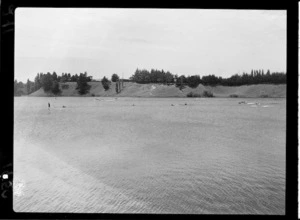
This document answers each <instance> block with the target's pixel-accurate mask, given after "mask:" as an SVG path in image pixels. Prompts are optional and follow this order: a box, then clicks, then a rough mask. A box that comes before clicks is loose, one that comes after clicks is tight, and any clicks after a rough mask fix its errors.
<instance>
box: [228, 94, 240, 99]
mask: <svg viewBox="0 0 300 220" xmlns="http://www.w3.org/2000/svg"><path fill="white" fill-rule="evenodd" d="M229 97H230V98H238V97H239V96H238V95H237V94H230V95H229Z"/></svg>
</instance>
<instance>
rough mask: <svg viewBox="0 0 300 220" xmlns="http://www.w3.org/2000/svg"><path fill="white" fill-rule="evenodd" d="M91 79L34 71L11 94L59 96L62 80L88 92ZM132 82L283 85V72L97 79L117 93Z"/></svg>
mask: <svg viewBox="0 0 300 220" xmlns="http://www.w3.org/2000/svg"><path fill="white" fill-rule="evenodd" d="M91 81H95V80H93V77H92V76H88V74H87V72H84V73H80V74H77V73H76V74H74V75H71V74H70V73H62V74H61V76H59V75H57V74H56V72H53V73H52V74H51V73H50V72H48V73H46V74H44V73H38V74H37V75H36V77H35V78H34V81H30V80H29V79H28V80H27V82H26V83H23V82H18V81H17V80H15V81H14V94H15V95H25V94H30V93H33V92H35V91H37V90H39V89H40V88H43V90H44V91H45V92H51V93H53V94H54V95H59V94H61V92H62V89H66V88H68V85H67V84H65V83H66V82H76V83H77V87H76V89H77V90H78V93H79V94H80V95H84V94H86V93H88V92H89V90H90V88H91V86H90V85H89V84H88V82H91ZM128 81H131V82H136V83H143V84H146V83H160V84H166V85H173V84H175V85H176V86H177V87H178V88H179V89H183V88H184V87H186V86H189V87H191V88H195V87H197V86H198V85H199V84H203V85H210V86H217V85H223V86H241V85H252V84H285V83H286V74H285V73H284V72H272V73H271V72H270V70H268V71H267V72H266V73H264V70H251V72H250V73H246V72H244V73H243V74H242V75H238V74H235V75H232V76H231V77H228V78H222V77H217V76H215V75H206V76H202V77H200V75H192V76H185V75H180V76H178V75H177V74H175V75H174V74H172V73H170V72H169V71H164V70H157V69H151V70H150V71H148V70H146V69H136V71H135V72H134V74H133V75H132V76H131V77H130V79H124V80H123V79H122V80H120V77H119V76H118V75H117V74H116V73H114V74H112V76H111V80H109V79H108V78H107V77H105V76H104V77H103V78H102V79H101V83H102V85H103V88H104V89H105V90H109V89H110V87H111V84H112V83H111V82H115V89H116V92H117V93H120V92H121V91H122V89H123V87H124V86H123V82H128Z"/></svg>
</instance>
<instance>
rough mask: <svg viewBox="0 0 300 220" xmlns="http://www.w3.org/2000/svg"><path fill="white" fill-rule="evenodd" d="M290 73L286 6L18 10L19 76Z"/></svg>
mask: <svg viewBox="0 0 300 220" xmlns="http://www.w3.org/2000/svg"><path fill="white" fill-rule="evenodd" d="M137 68H139V69H148V70H151V69H152V68H153V69H159V70H161V69H163V70H165V71H170V72H171V73H172V74H178V75H186V76H188V75H195V74H197V75H200V76H203V75H208V74H214V75H216V76H222V77H230V76H231V75H233V74H236V73H238V74H242V73H243V72H244V71H245V72H250V71H251V69H264V70H265V71H266V70H267V69H270V70H271V71H274V72H275V71H283V72H286V11H285V10H225V9H223V10H219V9H108V8H77V9H76V8H17V9H16V11H15V79H17V80H18V81H23V82H26V81H27V79H30V80H31V81H33V80H34V77H35V76H36V75H37V73H40V72H43V73H47V72H51V73H52V72H53V71H55V72H56V73H57V74H58V75H61V73H63V72H64V73H65V72H67V73H71V74H76V73H77V74H79V73H81V72H82V73H83V72H85V71H86V72H87V73H88V75H92V76H93V78H94V79H101V78H102V77H103V76H106V77H109V78H110V77H111V75H112V74H113V73H117V74H118V75H119V76H120V77H122V76H123V77H124V78H129V77H130V76H132V75H133V74H134V72H135V70H136V69H137Z"/></svg>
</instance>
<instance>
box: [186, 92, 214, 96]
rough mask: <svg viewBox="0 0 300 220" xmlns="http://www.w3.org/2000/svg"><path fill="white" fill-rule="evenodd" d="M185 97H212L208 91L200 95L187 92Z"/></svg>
mask: <svg viewBox="0 0 300 220" xmlns="http://www.w3.org/2000/svg"><path fill="white" fill-rule="evenodd" d="M186 96H187V97H214V95H213V94H212V92H209V91H204V92H203V93H202V94H199V93H194V92H189V93H188V94H187V95H186Z"/></svg>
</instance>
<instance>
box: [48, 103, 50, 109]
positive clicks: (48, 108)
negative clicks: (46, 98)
mask: <svg viewBox="0 0 300 220" xmlns="http://www.w3.org/2000/svg"><path fill="white" fill-rule="evenodd" d="M48 109H49V110H50V103H49V102H48Z"/></svg>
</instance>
